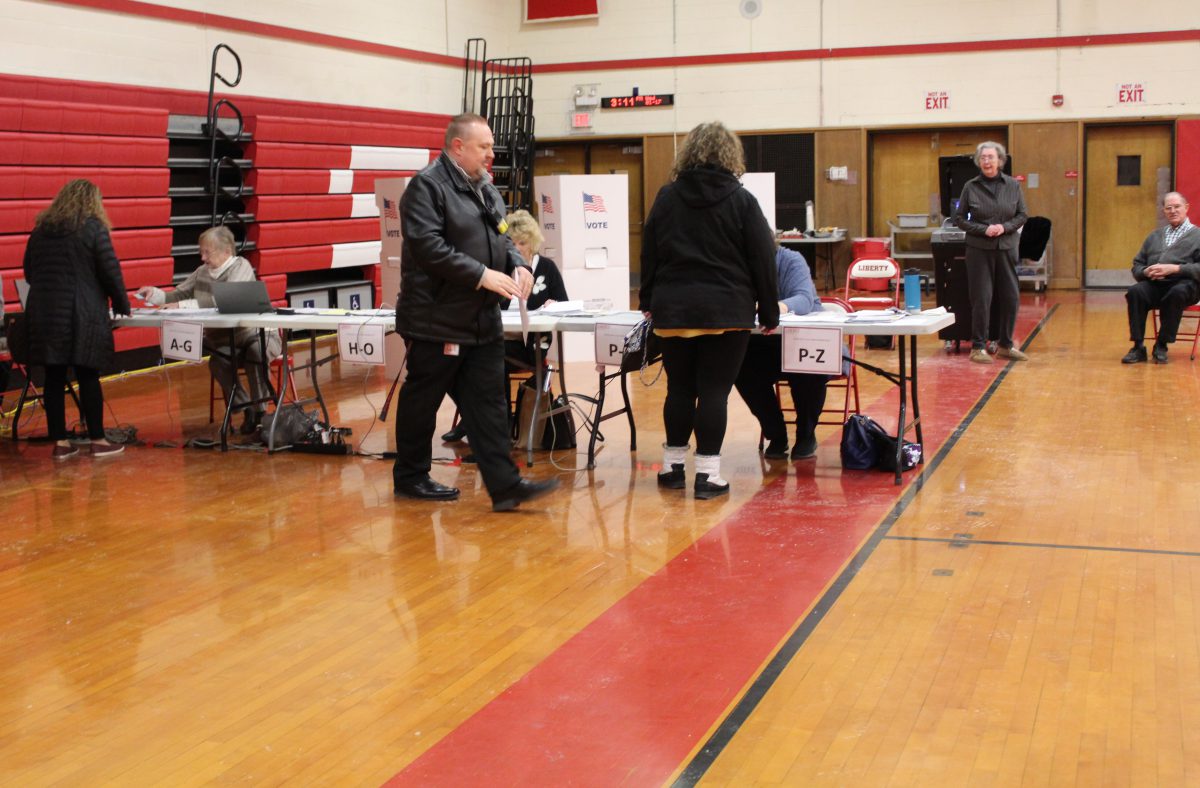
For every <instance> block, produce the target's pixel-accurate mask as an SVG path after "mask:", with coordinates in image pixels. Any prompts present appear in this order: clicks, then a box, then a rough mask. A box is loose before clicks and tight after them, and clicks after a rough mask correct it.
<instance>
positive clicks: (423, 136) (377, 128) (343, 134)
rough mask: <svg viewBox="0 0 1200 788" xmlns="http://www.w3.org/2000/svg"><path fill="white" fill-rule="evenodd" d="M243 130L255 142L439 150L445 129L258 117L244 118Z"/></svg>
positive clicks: (442, 127)
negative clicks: (244, 127) (248, 133)
mask: <svg viewBox="0 0 1200 788" xmlns="http://www.w3.org/2000/svg"><path fill="white" fill-rule="evenodd" d="M246 130H247V131H249V132H250V133H251V134H252V135H253V136H254V139H255V140H256V141H258V142H268V141H269V142H315V143H335V144H341V145H386V146H400V147H406V146H411V147H415V148H429V149H431V150H440V149H441V148H442V145H443V143H444V140H445V136H446V133H445V126H444V125H443V126H437V127H434V126H402V125H392V124H388V123H356V122H354V121H346V120H314V119H309V118H279V117H273V116H270V115H257V116H255V117H251V118H246Z"/></svg>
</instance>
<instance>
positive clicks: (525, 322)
mask: <svg viewBox="0 0 1200 788" xmlns="http://www.w3.org/2000/svg"><path fill="white" fill-rule="evenodd" d="M516 301H517V304H518V305H519V306H520V309H521V341H522V342H528V341H529V308H528V306H526V304H525V299H524V298H518V299H516Z"/></svg>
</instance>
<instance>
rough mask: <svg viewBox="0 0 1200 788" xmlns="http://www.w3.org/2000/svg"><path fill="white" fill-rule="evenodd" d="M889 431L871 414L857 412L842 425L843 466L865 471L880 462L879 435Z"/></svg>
mask: <svg viewBox="0 0 1200 788" xmlns="http://www.w3.org/2000/svg"><path fill="white" fill-rule="evenodd" d="M880 436H882V437H884V438H886V437H888V434H887V431H886V430H885V429H884V428H883V427H881V426H879V422H877V421H875V419H873V418H871V417H870V416H864V415H862V414H861V413H855V414H854V415H853V416H851V417H850V418H849V419H847V420H846V423H845V424H844V425H843V426H842V467H843V468H845V469H847V470H851V471H865V470H870V469H871V468H874V467H875V466H876V465H878V464H879V445H880V440H879V437H880Z"/></svg>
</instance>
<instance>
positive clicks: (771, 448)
mask: <svg viewBox="0 0 1200 788" xmlns="http://www.w3.org/2000/svg"><path fill="white" fill-rule="evenodd" d="M787 449H788V444H787V438H774V439H772V440H770V441H768V442H767V448H765V449H763V456H764V457H766V458H767V459H768V460H786V459H787Z"/></svg>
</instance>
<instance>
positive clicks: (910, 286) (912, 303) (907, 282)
mask: <svg viewBox="0 0 1200 788" xmlns="http://www.w3.org/2000/svg"><path fill="white" fill-rule="evenodd" d="M904 311H905V312H908V313H909V314H910V315H915V314H919V313H920V311H921V271H920V269H917V268H906V269H905V270H904Z"/></svg>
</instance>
